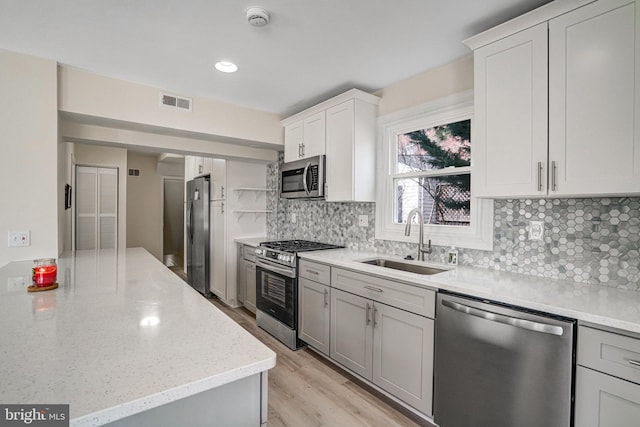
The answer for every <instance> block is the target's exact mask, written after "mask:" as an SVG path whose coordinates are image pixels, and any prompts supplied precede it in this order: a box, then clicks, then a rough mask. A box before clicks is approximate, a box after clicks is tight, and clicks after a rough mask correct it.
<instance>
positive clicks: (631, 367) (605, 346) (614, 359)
mask: <svg viewBox="0 0 640 427" xmlns="http://www.w3.org/2000/svg"><path fill="white" fill-rule="evenodd" d="M578 364H579V365H582V366H586V367H588V368H592V369H596V370H598V371H601V372H605V373H607V374H611V375H615V376H616V377H619V378H622V379H625V380H628V381H633V382H635V383H638V384H640V339H636V338H632V337H629V336H625V335H619V334H616V333H612V332H605V331H601V330H599V329H593V328H589V327H586V326H579V327H578Z"/></svg>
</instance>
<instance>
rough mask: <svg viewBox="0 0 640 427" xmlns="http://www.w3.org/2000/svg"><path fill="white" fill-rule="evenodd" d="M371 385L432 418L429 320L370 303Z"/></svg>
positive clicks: (431, 337) (431, 348)
mask: <svg viewBox="0 0 640 427" xmlns="http://www.w3.org/2000/svg"><path fill="white" fill-rule="evenodd" d="M373 313H374V314H373V382H374V383H375V384H376V385H378V386H380V387H382V388H383V389H385V390H387V391H388V392H389V393H391V394H393V395H394V396H396V397H398V398H400V399H402V400H403V401H404V402H406V403H408V404H409V405H411V406H413V407H414V408H416V409H418V410H419V411H420V412H423V413H425V414H428V415H431V414H432V390H433V334H434V323H433V320H431V319H428V318H426V317H422V316H418V315H416V314H413V313H408V312H406V311H403V310H399V309H397V308H393V307H390V306H388V305H384V304H380V303H374V312H373Z"/></svg>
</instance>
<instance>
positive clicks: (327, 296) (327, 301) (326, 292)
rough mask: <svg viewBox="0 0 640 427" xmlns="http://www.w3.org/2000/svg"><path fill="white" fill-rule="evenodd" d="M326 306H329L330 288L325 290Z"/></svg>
mask: <svg viewBox="0 0 640 427" xmlns="http://www.w3.org/2000/svg"><path fill="white" fill-rule="evenodd" d="M324 306H325V307H329V290H328V289H325V290H324Z"/></svg>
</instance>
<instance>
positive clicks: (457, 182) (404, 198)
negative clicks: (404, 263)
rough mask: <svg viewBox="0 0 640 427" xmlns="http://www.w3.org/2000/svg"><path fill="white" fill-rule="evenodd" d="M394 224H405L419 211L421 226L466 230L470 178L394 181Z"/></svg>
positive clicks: (467, 224) (469, 202) (442, 177)
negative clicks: (412, 211)
mask: <svg viewBox="0 0 640 427" xmlns="http://www.w3.org/2000/svg"><path fill="white" fill-rule="evenodd" d="M393 184H394V185H393V187H394V203H395V206H394V212H395V214H394V219H393V221H394V223H396V224H402V223H405V222H406V221H407V216H408V215H409V212H410V211H411V210H412V209H414V208H420V209H421V211H422V214H423V215H424V223H425V224H439V225H457V226H469V225H470V223H471V175H469V174H462V175H450V176H439V177H429V178H427V177H417V178H402V179H394V181H393Z"/></svg>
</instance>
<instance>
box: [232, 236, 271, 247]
mask: <svg viewBox="0 0 640 427" xmlns="http://www.w3.org/2000/svg"><path fill="white" fill-rule="evenodd" d="M266 241H267V237H266V236H262V237H238V238H237V239H234V242H236V243H240V244H242V245H247V246H252V247H254V248H255V247H258V246H259V245H260V243H262V242H266Z"/></svg>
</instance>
